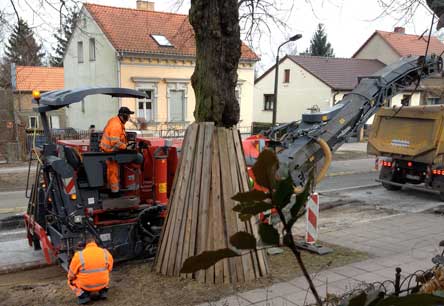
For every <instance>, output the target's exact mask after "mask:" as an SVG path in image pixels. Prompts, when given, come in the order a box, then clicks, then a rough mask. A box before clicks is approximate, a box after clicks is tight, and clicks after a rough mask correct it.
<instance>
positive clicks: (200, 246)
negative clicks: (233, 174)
mask: <svg viewBox="0 0 444 306" xmlns="http://www.w3.org/2000/svg"><path fill="white" fill-rule="evenodd" d="M204 126H205V138H204V142H203V154H202V173H201V180H200V196H199V198H198V199H196V200H195V201H196V202H198V203H199V211H198V215H197V220H199V222H196V225H197V226H198V228H197V233H196V236H197V239H196V241H195V250H196V254H200V253H202V252H203V251H205V250H206V241H207V236H208V222H209V220H208V216H209V215H208V202H209V197H210V188H211V180H210V178H211V160H212V154H211V153H212V151H211V144H212V138H213V132H214V123H208V122H207V123H204ZM196 276H197V279H198V280H199V281H200V282H205V271H199V272H197V273H196Z"/></svg>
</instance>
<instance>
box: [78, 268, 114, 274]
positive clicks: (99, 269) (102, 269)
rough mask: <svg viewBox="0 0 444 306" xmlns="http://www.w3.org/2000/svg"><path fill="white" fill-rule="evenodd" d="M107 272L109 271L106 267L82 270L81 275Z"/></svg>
mask: <svg viewBox="0 0 444 306" xmlns="http://www.w3.org/2000/svg"><path fill="white" fill-rule="evenodd" d="M107 270H108V269H107V268H106V267H104V268H97V269H88V270H80V273H84V274H91V273H96V272H104V271H107Z"/></svg>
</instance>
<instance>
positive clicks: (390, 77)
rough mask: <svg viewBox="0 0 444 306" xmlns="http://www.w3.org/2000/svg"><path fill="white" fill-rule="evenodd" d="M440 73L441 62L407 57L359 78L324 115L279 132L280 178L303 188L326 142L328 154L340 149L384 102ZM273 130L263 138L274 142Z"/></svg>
mask: <svg viewBox="0 0 444 306" xmlns="http://www.w3.org/2000/svg"><path fill="white" fill-rule="evenodd" d="M441 71H442V59H441V58H440V57H437V56H434V55H431V56H410V57H405V58H402V59H401V60H400V61H399V62H397V63H394V64H391V65H389V66H387V67H385V68H383V69H381V70H380V71H378V72H376V73H375V74H374V75H372V76H369V77H363V78H360V80H359V84H358V85H357V86H356V88H355V89H354V90H353V91H352V92H350V93H349V94H347V95H345V96H344V98H343V99H342V100H341V101H339V102H338V103H337V104H336V105H335V106H334V107H333V108H331V109H330V110H328V111H325V112H317V113H310V114H303V115H302V120H301V122H299V123H298V124H295V123H292V124H288V125H286V126H284V127H283V128H281V129H279V133H282V134H283V136H282V137H281V138H280V139H279V140H277V141H275V146H277V147H280V151H279V153H278V158H279V162H280V166H279V175H280V176H281V177H286V176H288V175H289V174H290V175H291V177H292V179H293V182H294V184H295V185H296V186H304V185H305V183H306V180H307V178H308V175H309V173H310V171H311V170H312V168H313V165H315V164H316V163H319V162H320V161H321V160H322V159H323V158H324V154H323V152H324V151H325V148H321V146H320V145H319V141H320V140H321V141H322V140H323V141H325V142H326V143H327V144H328V146H329V147H330V149H331V151H335V150H336V149H337V148H338V147H339V146H340V145H342V144H343V143H344V142H345V140H346V138H347V137H348V136H350V135H351V134H352V133H354V132H356V131H357V130H358V129H359V128H360V127H362V126H363V124H365V122H366V121H367V120H368V119H369V118H370V117H371V116H372V115H373V114H375V113H376V111H377V110H378V109H379V108H380V107H381V106H383V104H384V102H385V101H386V100H387V99H390V98H391V97H393V96H395V95H397V94H398V93H400V92H402V91H403V90H405V89H406V88H407V87H408V86H412V85H413V86H415V85H416V86H417V85H418V84H419V82H420V81H421V80H422V79H425V78H428V77H429V76H431V75H433V74H436V73H439V72H441ZM275 134H276V129H271V130H269V131H268V134H266V136H268V137H270V138H271V139H272V140H273V139H274V140H276V138H275V137H276V135H275Z"/></svg>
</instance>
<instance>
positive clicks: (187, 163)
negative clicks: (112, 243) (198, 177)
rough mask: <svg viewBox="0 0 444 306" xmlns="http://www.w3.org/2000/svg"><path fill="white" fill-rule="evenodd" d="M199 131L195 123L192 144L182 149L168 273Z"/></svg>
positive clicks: (173, 255) (171, 265)
mask: <svg viewBox="0 0 444 306" xmlns="http://www.w3.org/2000/svg"><path fill="white" fill-rule="evenodd" d="M197 132H198V125H197V124H196V125H194V128H193V130H192V131H191V132H190V144H189V145H188V147H187V150H185V151H182V154H184V163H183V165H182V166H181V167H184V169H183V174H182V175H181V176H182V177H181V178H179V179H181V180H182V182H181V186H180V190H179V191H178V197H177V198H176V197H175V198H174V202H173V204H174V205H177V212H176V216H175V218H174V219H172V220H171V222H172V223H171V226H173V228H172V231H171V235H170V236H169V239H170V241H171V244H170V245H169V248H167V252H168V255H169V258H168V264H167V266H168V267H167V273H166V275H170V276H172V275H174V274H173V273H174V267H175V262H176V255H177V253H176V252H177V248H178V243H179V235H180V228H181V225H182V221H183V219H184V209H185V205H184V204H186V203H185V197H186V193H187V189H188V183H189V179H190V175H188V174H189V173H190V171H191V167H192V164H193V158H194V147H195V143H196V137H197Z"/></svg>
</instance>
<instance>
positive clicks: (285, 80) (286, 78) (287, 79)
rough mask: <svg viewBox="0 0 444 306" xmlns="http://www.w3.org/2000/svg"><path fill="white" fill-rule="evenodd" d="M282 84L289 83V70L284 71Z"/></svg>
mask: <svg viewBox="0 0 444 306" xmlns="http://www.w3.org/2000/svg"><path fill="white" fill-rule="evenodd" d="M284 83H290V69H285V70H284Z"/></svg>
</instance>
